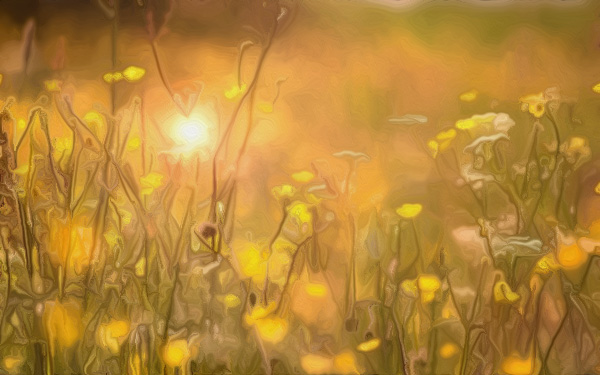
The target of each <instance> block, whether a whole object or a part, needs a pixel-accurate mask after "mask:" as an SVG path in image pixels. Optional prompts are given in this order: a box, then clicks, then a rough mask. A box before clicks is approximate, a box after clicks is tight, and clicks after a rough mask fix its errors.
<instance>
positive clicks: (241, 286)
mask: <svg viewBox="0 0 600 375" xmlns="http://www.w3.org/2000/svg"><path fill="white" fill-rule="evenodd" d="M42 3H44V2H43V1H42ZM200 3H201V2H198V4H196V3H194V2H185V1H183V0H182V1H176V0H173V1H168V0H160V1H156V0H155V1H145V0H139V1H128V0H113V1H104V0H99V1H97V2H96V3H95V4H93V5H92V4H91V3H90V4H88V5H87V6H88V7H89V8H90V9H92V12H93V14H96V15H97V17H96V18H94V17H93V16H89V15H88V16H86V17H90V21H89V22H90V25H92V24H94V25H100V26H98V29H97V30H96V31H94V32H95V33H96V34H93V35H92V36H91V37H90V38H94V40H95V41H96V42H95V43H97V44H94V46H95V47H93V48H92V49H94V48H96V49H101V47H102V48H104V50H105V52H104V55H105V56H104V59H103V60H102V59H100V60H94V62H93V63H89V64H88V62H86V63H85V64H88V65H85V64H83V63H81V64H82V65H77V64H80V63H79V62H78V61H79V60H78V59H84V57H80V55H81V52H77V50H78V48H83V47H78V44H77V42H76V41H77V40H78V39H77V37H75V36H74V37H73V38H74V39H73V41H69V39H68V38H67V37H65V36H63V35H62V34H61V33H64V34H65V35H67V34H68V31H65V30H66V29H65V30H63V31H56V34H52V33H50V32H48V34H45V33H44V32H42V30H47V29H44V22H42V21H43V18H42V17H41V16H39V15H38V16H37V18H35V17H34V18H31V19H28V20H25V21H24V22H22V23H18V22H17V21H14V23H11V25H13V28H12V29H11V30H12V31H11V32H12V33H13V34H10V33H9V32H7V33H6V34H5V35H8V36H7V37H6V38H9V36H10V35H13V37H12V38H13V39H11V40H9V39H6V40H3V41H0V49H1V48H4V49H2V51H4V52H5V53H7V51H13V53H14V54H18V56H19V59H16V58H15V60H14V61H15V62H14V64H12V65H11V64H10V63H3V64H4V65H3V64H0V372H1V373H10V374H40V375H41V374H45V375H50V374H131V375H151V374H165V375H166V374H169V375H170V374H179V375H186V374H189V375H192V374H240V375H242V374H243V375H247V374H269V375H275V374H296V373H297V374H423V375H426V374H439V375H443V374H460V375H466V374H511V375H518V374H519V375H525V374H544V375H549V374H591V373H600V331H599V330H600V303H599V301H600V295H599V293H600V289H599V288H600V283H599V282H598V280H599V279H600V267H599V264H600V263H599V262H598V258H599V257H600V161H599V160H600V159H598V152H600V137H599V136H598V134H599V133H598V129H600V128H599V125H598V124H599V123H600V122H599V121H600V111H599V110H598V109H599V108H600V84H598V83H597V82H587V81H585V80H584V79H583V78H582V79H581V82H582V83H581V86H582V87H580V90H579V91H577V90H566V92H565V91H563V90H561V89H560V88H559V87H558V86H553V85H550V84H549V85H547V86H545V87H538V88H537V89H536V90H531V91H523V92H519V93H518V94H517V95H516V96H514V97H512V98H510V99H507V98H504V99H496V98H495V96H494V95H495V94H494V87H490V86H487V87H485V86H483V85H482V86H479V87H476V88H470V89H465V90H462V91H460V92H457V93H456V95H455V97H456V98H454V99H453V100H454V101H453V102H452V104H450V105H452V106H454V107H456V108H458V109H457V110H456V111H454V112H453V113H452V114H450V115H445V116H442V117H440V120H439V121H433V120H432V118H431V115H430V114H428V113H424V112H421V111H420V110H415V111H416V112H418V113H423V114H406V112H408V113H415V112H409V111H405V112H403V111H397V110H395V109H394V110H388V109H389V108H388V107H387V106H386V105H385V104H382V103H384V102H385V100H387V98H389V97H395V98H396V97H397V98H402V97H403V95H404V96H407V97H409V96H410V95H411V94H410V92H408V91H406V90H407V89H397V90H394V91H389V92H385V93H384V92H383V91H380V90H379V91H378V90H377V89H375V88H376V87H379V86H377V85H383V84H384V82H385V81H386V80H387V79H388V78H389V77H392V75H389V76H388V75H387V73H385V74H384V73H382V72H379V71H377V69H376V68H375V69H374V68H373V64H366V65H367V66H368V69H367V68H365V70H364V71H363V70H360V69H362V68H360V66H358V65H357V66H358V67H355V66H352V67H351V68H349V69H350V70H352V69H354V70H353V71H354V72H355V73H356V74H355V75H354V76H350V75H349V76H348V77H349V78H347V80H348V82H351V83H343V84H340V83H339V82H338V81H336V80H335V79H334V78H327V77H325V76H326V74H323V75H319V74H317V73H318V71H319V68H318V67H317V68H315V67H314V65H312V64H313V62H312V61H309V60H301V62H302V63H301V66H298V65H293V68H288V67H287V66H288V64H289V66H292V64H296V63H295V62H293V61H295V60H293V59H294V58H293V55H294V53H293V52H289V51H288V50H287V49H286V46H287V45H288V44H290V43H291V42H290V38H291V39H293V38H294V36H293V35H294V32H297V31H294V30H295V29H294V24H295V22H298V23H300V24H301V25H303V26H302V27H307V28H308V26H306V25H309V26H311V27H312V29H314V27H313V25H312V24H311V23H310V22H311V21H307V19H310V17H307V14H308V15H309V16H313V17H314V19H315V20H316V19H317V18H318V17H317V16H315V15H314V14H312V13H311V12H315V11H314V8H310V7H311V6H316V5H315V4H312V5H310V4H309V5H305V4H303V3H298V2H295V1H291V0H290V1H287V0H285V1H284V0H278V1H276V0H273V1H271V0H269V1H262V0H261V1H255V0H241V1H239V2H236V1H223V2H207V4H208V5H206V4H200ZM42 6H44V5H42ZM45 6H46V7H51V6H52V5H45ZM79 6H81V5H79ZM327 6H328V7H330V6H334V5H331V4H329V3H328V5H327ZM73 7H74V8H73V9H75V8H76V7H75V5H73ZM305 7H307V8H305ZM309 8H310V9H312V10H307V9H309ZM40 9H50V8H40ZM328 9H329V8H328ZM8 12H9V11H8V10H7V11H6V13H4V15H3V17H4V18H6V19H8V18H9V17H8V16H10V14H8ZM388 12H392V11H391V10H388ZM15 14H16V13H15ZM40 14H41V11H40ZM51 14H53V17H56V19H62V18H61V17H65V19H67V18H68V17H71V18H69V19H71V20H73V19H74V18H73V17H74V16H73V14H75V13H72V14H69V15H68V16H65V15H64V14H62V13H59V12H58V13H52V12H51ZM82 14H83V13H82ZM85 14H88V13H85ZM374 14H375V15H377V14H379V13H374ZM186 15H187V16H188V17H186ZM192 15H193V16H192ZM15 17H16V16H15ZM48 17H49V19H50V18H51V17H50V16H48ZM194 17H197V18H194ZM361 17H366V16H361ZM7 22H8V21H7ZM11 22H12V21H11ZM46 22H50V21H46ZM73 22H75V21H73ZM94 22H96V23H94ZM313 22H315V24H316V23H317V21H313ZM340 22H341V21H340ZM65 27H66V26H65ZM357 27H359V26H357ZM381 27H386V26H381ZM58 29H59V28H58V26H56V28H55V29H53V30H58ZM61 30H62V29H61ZM182 30H183V31H182ZM386 30H387V29H386ZM90 32H91V31H90ZM371 32H372V33H373V35H375V36H378V35H380V34H379V33H377V32H376V31H371ZM323 33H325V32H323ZM187 34H194V35H200V37H199V38H200V39H202V38H203V37H205V38H206V40H208V41H207V42H206V43H203V42H196V44H191V43H190V44H189V46H188V47H185V46H186V41H185V40H184V37H183V36H185V35H187ZM381 34H383V32H382V33H381ZM15 35H16V36H15ZM182 35H183V36H182ZM215 35H216V36H215ZM223 35H227V38H225V37H224V36H223ZM290 35H292V36H290ZM348 38H350V37H348ZM232 40H233V42H232ZM303 40H304V39H300V38H298V41H297V45H295V47H294V48H297V49H298V50H300V51H309V50H310V51H313V50H319V49H323V50H324V51H323V53H327V51H325V50H326V48H325V47H323V48H320V47H319V41H318V40H316V41H315V40H313V41H312V43H313V44H308V43H305V42H304V41H303ZM373 40H376V38H375V37H373ZM377 40H379V39H377ZM169 43H171V44H172V45H173V46H176V47H172V48H171V49H169V48H168V47H167V45H168V44H169ZM322 43H323V44H324V45H329V43H331V41H330V40H328V39H325V38H324V39H323V40H322ZM344 43H348V44H349V46H350V47H348V49H347V51H351V50H353V49H354V48H355V47H354V46H355V45H357V46H358V45H359V44H360V43H359V42H352V41H350V42H348V41H345V39H344V40H341V41H339V40H337V39H335V45H336V46H337V47H336V48H338V47H339V45H343V44H344ZM352 43H355V44H352ZM382 44H383V45H384V46H387V44H386V43H383V42H382ZM2 46H5V47H2ZM86 48H87V47H86ZM186 48H189V51H190V52H189V54H190V55H189V56H190V57H189V61H187V62H186V61H185V60H184V62H183V63H182V62H181V61H182V55H185V53H187V51H188V50H187V49H186ZM290 48H291V47H290ZM339 48H342V47H339ZM356 48H363V47H360V46H359V47H356ZM364 48H365V50H367V51H368V50H369V48H370V47H364ZM382 48H383V47H382ZM410 48H413V49H414V51H415V52H414V55H415V56H419V52H417V48H416V47H410ZM169 51H170V52H169ZM193 51H201V52H193ZM206 51H209V52H206ZM386 51H387V50H386ZM89 53H90V54H92V52H91V51H90V52H89ZM311 53H312V52H311ZM348 53H350V52H348ZM385 53H387V52H385ZM6 56H8V55H6ZM140 56H143V58H142V57H140ZM175 59H177V60H178V63H180V64H183V65H181V66H183V67H182V68H180V70H174V69H173V68H172V65H173V64H175V63H174V62H173V60H175ZM338 59H339V60H338ZM338 59H336V62H335V63H334V62H331V61H329V60H328V61H327V62H326V63H324V65H323V66H324V67H323V68H322V69H323V70H324V71H325V70H326V69H330V68H331V67H335V66H337V65H335V64H338V63H339V61H342V60H343V59H344V55H343V54H342V55H340V56H338ZM367 60H368V57H366V58H365V61H367ZM7 61H8V60H7ZM11 61H12V60H11ZM207 61H208V62H207ZM211 61H212V62H211ZM270 61H271V62H270ZM273 61H277V64H278V65H273V64H274V63H273ZM69 64H71V65H69ZM203 64H206V65H203ZM269 64H271V65H269ZM327 64H329V65H327ZM73 66H84V67H87V68H81V69H76V68H73ZM170 66H171V67H170ZM208 67H211V68H212V69H208ZM2 69H4V70H2ZM194 69H198V70H202V74H199V73H198V74H191V73H190V72H191V71H193V70H194ZM427 69H430V70H431V71H430V70H427ZM423 70H424V71H425V70H427V72H426V73H424V74H425V75H428V74H430V73H431V72H433V73H431V74H434V75H435V74H437V73H436V72H435V71H434V69H433V68H429V67H428V66H427V65H424V66H423ZM303 71H310V72H311V73H310V74H311V75H310V77H313V78H311V79H312V80H310V85H313V84H314V85H318V84H319V82H320V81H322V82H321V83H322V84H324V85H325V86H331V87H335V88H336V89H339V88H340V87H341V88H342V89H339V95H338V96H335V99H332V100H331V103H334V104H332V107H331V108H334V106H333V105H340V107H342V108H345V109H344V110H343V111H342V112H343V113H348V118H346V117H343V118H344V119H345V120H340V117H339V116H338V115H339V113H338V112H336V111H335V110H333V109H331V111H330V112H327V116H326V117H325V118H326V120H325V121H326V123H327V124H333V123H336V124H337V123H339V124H341V126H340V129H341V130H335V129H337V128H335V129H334V125H329V127H328V126H324V127H322V128H320V129H318V132H319V134H320V137H322V140H323V142H322V143H317V141H314V142H312V143H311V141H309V140H310V139H311V137H313V132H314V130H313V128H310V126H309V125H306V124H308V123H310V122H311V121H316V120H315V119H316V118H317V117H318V116H317V114H315V113H316V111H317V109H315V108H321V107H325V106H328V105H329V104H325V103H319V101H318V100H317V99H315V98H318V97H319V96H318V94H312V93H311V92H312V91H319V90H320V89H318V88H309V89H306V88H305V87H304V86H302V85H301V84H302V80H303V78H302V77H306V76H305V75H303V74H304V73H302V72H303ZM315 72H317V73H315ZM361 72H362V73H361ZM365 72H367V73H365ZM313 74H314V75H313ZM369 74H370V75H369ZM86 75H87V76H90V77H91V78H83V77H84V76H86ZM380 75H383V76H386V77H385V78H383V79H381V80H379V78H378V79H375V78H373V77H379V76H380ZM298 77H300V78H298ZM314 77H317V78H314ZM357 77H358V78H357ZM365 77H366V78H365ZM599 77H600V76H599ZM389 79H392V78H389ZM374 81H377V82H378V83H377V84H375V83H373V84H372V85H371V83H369V82H374ZM551 81H552V80H548V82H551ZM584 81H585V82H584ZM583 86H585V87H583ZM320 87H322V90H325V88H323V86H320ZM286 90H287V91H286ZM311 90H312V91H311ZM415 91H418V90H417V89H415ZM398 92H399V94H398ZM313 95H316V96H313ZM394 95H396V96H394ZM448 95H449V96H452V95H454V93H453V92H452V93H450V94H448ZM398 100H400V99H398ZM339 102H342V103H343V104H339ZM328 103H329V102H328ZM336 103H338V104H336ZM344 106H345V107H344ZM336 108H337V107H336ZM398 113H401V114H398ZM336 116H338V117H336ZM434 118H435V116H434ZM294 119H301V120H298V121H300V122H301V123H302V126H300V127H299V128H297V129H296V130H294V131H292V130H290V129H291V128H286V127H285V124H286V123H288V122H292V121H295V120H294ZM354 121H359V122H360V125H357V124H356V123H355V122H354ZM377 121H379V122H377ZM367 123H368V124H367ZM377 123H381V124H382V125H373V124H377ZM390 129H391V130H390ZM392 133H394V134H399V135H391V134H392ZM347 137H350V138H347ZM348 139H350V140H348ZM366 144H369V145H375V146H373V147H370V146H369V147H367V146H365V145H366ZM296 154H302V156H303V157H302V158H296V159H293V160H292V155H296Z"/></svg>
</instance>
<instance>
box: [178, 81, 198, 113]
mask: <svg viewBox="0 0 600 375" xmlns="http://www.w3.org/2000/svg"><path fill="white" fill-rule="evenodd" d="M203 89H204V84H203V83H202V82H199V81H193V82H192V83H191V86H189V85H188V86H185V87H183V88H181V89H175V88H173V90H174V92H173V101H174V102H175V104H176V105H177V107H178V108H179V109H180V110H181V113H182V114H183V115H184V116H186V117H187V116H189V115H190V113H191V112H192V110H193V109H194V107H195V106H196V103H197V101H198V98H199V97H200V94H201V93H202V90H203Z"/></svg>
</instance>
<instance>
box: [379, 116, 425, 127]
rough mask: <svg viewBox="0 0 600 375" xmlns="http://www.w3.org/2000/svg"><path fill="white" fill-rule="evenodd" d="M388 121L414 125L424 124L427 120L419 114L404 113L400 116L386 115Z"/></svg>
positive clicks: (395, 123)
mask: <svg viewBox="0 0 600 375" xmlns="http://www.w3.org/2000/svg"><path fill="white" fill-rule="evenodd" d="M388 122H389V123H390V124H393V125H414V124H424V123H426V122H427V117H425V116H421V115H410V114H406V115H404V116H400V117H396V116H393V117H388Z"/></svg>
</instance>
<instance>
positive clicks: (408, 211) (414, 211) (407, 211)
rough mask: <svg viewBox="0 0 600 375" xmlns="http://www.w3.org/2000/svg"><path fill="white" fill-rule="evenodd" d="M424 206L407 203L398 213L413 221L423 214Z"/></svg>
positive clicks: (397, 210)
mask: <svg viewBox="0 0 600 375" xmlns="http://www.w3.org/2000/svg"><path fill="white" fill-rule="evenodd" d="M422 209H423V206H422V205H420V204H419V203H405V204H403V205H402V206H401V207H399V208H397V209H396V213H397V214H398V215H400V216H402V217H403V218H405V219H411V218H413V217H416V216H417V215H418V214H420V213H421V210H422Z"/></svg>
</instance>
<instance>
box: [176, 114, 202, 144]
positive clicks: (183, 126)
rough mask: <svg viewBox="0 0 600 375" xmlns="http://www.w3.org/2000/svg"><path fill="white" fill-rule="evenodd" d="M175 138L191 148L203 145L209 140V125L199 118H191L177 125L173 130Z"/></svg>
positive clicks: (179, 142)
mask: <svg viewBox="0 0 600 375" xmlns="http://www.w3.org/2000/svg"><path fill="white" fill-rule="evenodd" d="M173 133H174V134H173V140H174V141H175V142H177V143H178V144H180V145H182V146H189V147H190V148H196V147H202V146H203V145H205V144H206V143H207V142H208V139H209V135H208V126H207V125H206V124H205V123H204V122H202V121H198V120H189V121H184V122H181V123H180V124H179V125H177V126H176V127H175V129H174V132H173Z"/></svg>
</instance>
